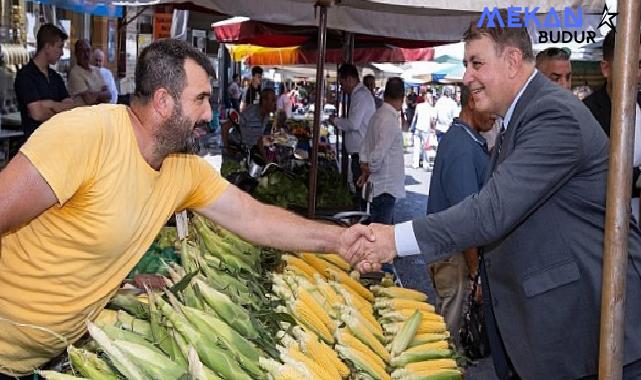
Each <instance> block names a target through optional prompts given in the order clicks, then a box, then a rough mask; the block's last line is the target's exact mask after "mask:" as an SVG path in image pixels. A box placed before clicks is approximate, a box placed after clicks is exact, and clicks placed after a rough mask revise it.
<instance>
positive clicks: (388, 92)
mask: <svg viewBox="0 0 641 380" xmlns="http://www.w3.org/2000/svg"><path fill="white" fill-rule="evenodd" d="M383 97H384V98H385V99H392V100H399V99H403V98H405V82H403V79H402V78H400V77H392V78H389V79H388V80H387V83H386V84H385V92H383Z"/></svg>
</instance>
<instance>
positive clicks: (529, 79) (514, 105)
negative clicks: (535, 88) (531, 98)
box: [503, 69, 539, 129]
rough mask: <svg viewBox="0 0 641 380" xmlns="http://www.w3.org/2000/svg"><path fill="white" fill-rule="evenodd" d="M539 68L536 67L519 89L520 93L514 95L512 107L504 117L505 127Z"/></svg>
mask: <svg viewBox="0 0 641 380" xmlns="http://www.w3.org/2000/svg"><path fill="white" fill-rule="evenodd" d="M538 72H539V70H537V69H534V72H533V73H532V75H530V77H529V78H528V80H527V81H526V82H525V84H524V85H523V87H521V89H520V90H519V92H518V94H516V97H514V100H512V104H510V108H508V109H507V112H505V116H504V117H503V128H504V129H507V126H508V125H509V124H510V120H511V119H512V114H513V113H514V108H516V103H518V101H519V99H521V95H523V92H524V91H525V89H526V88H527V86H528V85H529V84H530V82H532V79H534V77H535V76H536V73H538Z"/></svg>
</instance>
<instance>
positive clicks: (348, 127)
mask: <svg viewBox="0 0 641 380" xmlns="http://www.w3.org/2000/svg"><path fill="white" fill-rule="evenodd" d="M375 111H376V105H375V104H374V97H373V96H372V93H371V92H370V91H369V90H368V89H367V87H365V86H363V84H362V83H359V84H357V85H356V87H354V89H353V90H352V93H351V96H350V104H349V115H348V117H347V118H346V119H336V120H335V124H336V127H338V129H341V130H343V131H345V147H346V148H347V153H349V154H354V153H359V149H360V147H361V145H362V143H363V138H365V135H366V134H367V126H368V125H369V120H370V119H371V118H372V115H374V112H375Z"/></svg>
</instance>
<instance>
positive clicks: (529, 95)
mask: <svg viewBox="0 0 641 380" xmlns="http://www.w3.org/2000/svg"><path fill="white" fill-rule="evenodd" d="M543 81H544V78H543V76H542V74H541V73H536V75H534V78H532V80H531V81H530V83H529V84H528V86H527V88H526V89H525V91H523V94H521V97H520V98H519V100H518V101H517V102H516V107H514V112H513V113H512V118H511V119H510V122H509V124H508V125H507V129H506V131H505V133H503V134H502V135H501V134H499V135H498V136H497V140H496V145H495V146H494V149H493V151H492V156H491V158H490V166H489V169H490V170H488V171H487V173H486V175H485V182H487V181H488V180H489V179H490V177H491V176H492V173H494V170H495V169H496V167H497V166H498V165H499V164H500V163H501V162H503V160H505V158H506V157H507V156H509V155H510V153H511V152H512V148H513V145H514V143H513V142H514V136H515V135H516V130H517V129H518V128H519V125H520V123H521V118H522V117H523V112H524V111H525V108H526V107H527V106H528V104H529V103H530V101H532V100H533V99H534V98H535V96H536V93H537V92H538V91H539V88H540V87H541V86H542V84H543ZM499 147H500V149H499Z"/></svg>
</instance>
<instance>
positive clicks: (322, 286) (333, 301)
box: [314, 274, 345, 308]
mask: <svg viewBox="0 0 641 380" xmlns="http://www.w3.org/2000/svg"><path fill="white" fill-rule="evenodd" d="M314 280H316V286H317V287H318V290H319V291H321V292H322V293H323V294H324V295H325V298H326V299H327V302H329V305H330V306H331V307H333V308H336V307H337V306H338V305H342V304H343V302H344V301H345V300H344V299H343V297H341V296H340V295H338V293H336V291H335V290H334V288H332V286H331V285H330V284H329V283H328V282H327V281H325V279H324V278H322V277H321V276H320V275H319V274H317V275H314Z"/></svg>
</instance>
